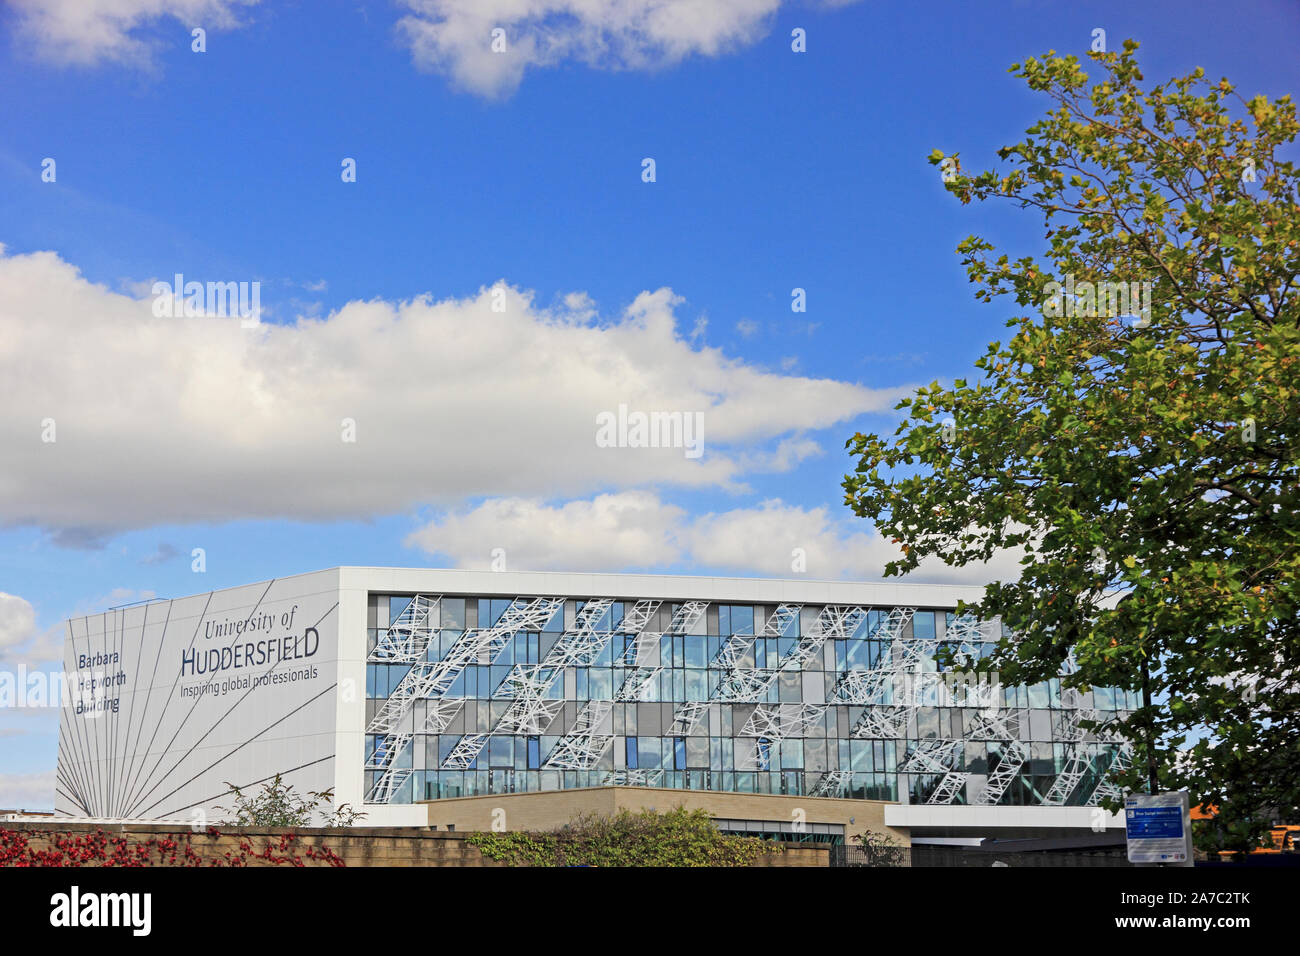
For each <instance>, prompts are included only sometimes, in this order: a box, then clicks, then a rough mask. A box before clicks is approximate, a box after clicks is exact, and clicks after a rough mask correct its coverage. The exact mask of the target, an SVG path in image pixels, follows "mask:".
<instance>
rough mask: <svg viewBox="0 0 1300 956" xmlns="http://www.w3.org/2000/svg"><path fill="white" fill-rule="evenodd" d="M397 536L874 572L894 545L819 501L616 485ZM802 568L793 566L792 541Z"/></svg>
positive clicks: (936, 575) (835, 575)
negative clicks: (698, 508)
mask: <svg viewBox="0 0 1300 956" xmlns="http://www.w3.org/2000/svg"><path fill="white" fill-rule="evenodd" d="M407 544H408V545H412V546H415V547H418V548H421V549H422V550H424V551H426V552H427V553H429V554H431V555H434V554H436V555H444V556H446V557H447V558H450V559H451V561H452V563H453V564H454V565H455V566H457V567H467V568H474V567H478V568H486V567H490V566H491V561H492V549H494V548H502V549H504V550H505V557H506V567H507V568H508V569H509V570H513V571H540V570H566V571H613V570H642V571H650V570H662V569H665V568H669V567H677V568H689V569H691V570H696V571H701V570H710V571H727V572H743V573H753V574H760V575H765V576H771V577H795V576H800V575H802V574H806V575H807V576H808V577H809V578H812V579H826V580H833V579H851V580H879V579H880V578H881V577H882V575H883V574H884V568H885V564H886V563H887V562H889V561H892V560H894V559H896V558H897V557H899V551H898V547H897V546H896V545H893V544H890V543H889V542H887V541H885V540H884V539H883V538H881V537H880V536H879V535H878V534H876V533H875V532H874V530H873V529H871V528H870V527H869V526H867V525H866V523H865V522H863V521H859V520H857V519H853V518H841V517H838V516H837V515H836V514H833V513H832V512H831V511H830V510H829V509H827V508H825V507H821V508H802V507H799V506H796V505H789V504H786V503H784V502H782V501H780V500H777V499H771V500H768V501H764V502H763V503H761V504H760V505H759V506H757V507H747V508H735V509H732V510H728V511H721V512H713V513H709V514H703V515H699V516H689V515H687V514H686V512H685V511H684V510H683V509H682V508H680V507H678V506H676V505H673V504H669V503H667V502H664V501H662V500H661V499H660V498H659V497H658V496H657V495H655V494H652V493H649V492H644V491H636V492H622V493H618V494H606V495H599V496H597V497H595V498H593V499H591V500H590V501H586V500H582V501H569V502H567V503H564V504H556V505H552V504H547V503H545V502H542V501H537V500H529V499H518V498H510V499H493V500H489V501H485V502H483V503H482V504H480V505H478V506H476V507H473V508H470V509H466V510H462V511H457V512H453V513H452V514H450V515H447V516H446V517H443V518H441V519H436V520H434V521H431V522H429V523H428V524H426V525H424V526H423V527H421V528H419V529H418V530H416V531H415V532H413V533H412V534H411V535H410V536H409V537H408V538H407ZM796 548H797V549H801V550H802V552H803V555H802V557H803V560H804V561H806V570H805V571H802V572H799V571H795V570H794V567H793V565H794V562H795V560H796V555H795V549H796ZM1019 557H1020V552H1019V551H1016V552H1007V553H1004V554H1002V555H999V557H998V558H997V559H996V560H995V561H993V562H990V563H989V564H987V565H968V566H966V567H963V568H950V567H948V566H946V565H944V564H943V563H942V562H940V561H937V560H928V561H925V562H923V563H922V565H921V567H920V568H919V569H918V570H917V571H915V572H914V573H913V574H912V575H911V576H910V577H909V580H913V581H933V582H943V583H963V584H985V583H988V582H989V581H991V580H996V579H999V578H1000V579H1002V580H1010V579H1014V578H1015V577H1018V576H1019V566H1018V564H1017V562H1018V560H1019Z"/></svg>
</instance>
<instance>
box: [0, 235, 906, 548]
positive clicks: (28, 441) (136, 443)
mask: <svg viewBox="0 0 1300 956" xmlns="http://www.w3.org/2000/svg"><path fill="white" fill-rule="evenodd" d="M502 288H504V289H505V290H506V296H505V303H506V309H505V311H504V312H498V311H494V310H493V304H494V301H495V299H496V297H495V296H494V295H493V290H492V289H483V290H480V292H479V293H478V294H477V295H475V296H472V297H469V298H465V299H459V300H456V299H451V300H445V301H440V302H435V301H433V300H432V299H430V298H427V297H426V298H421V299H416V300H414V301H409V302H402V303H391V302H386V301H383V300H373V301H370V302H351V303H349V304H347V305H346V306H344V307H343V308H341V309H340V310H338V311H337V312H334V313H331V314H330V315H329V316H327V317H326V318H323V319H311V318H299V319H298V321H297V322H296V323H295V324H292V325H270V324H267V323H263V324H262V325H261V326H259V327H257V328H253V329H244V328H240V325H239V323H238V322H237V321H235V320H223V319H216V318H192V319H186V318H155V317H153V315H152V312H151V300H150V299H149V298H147V297H144V296H136V295H131V294H121V293H117V292H113V291H110V290H109V289H106V288H104V287H103V286H99V285H95V284H92V283H90V282H87V281H85V280H84V279H83V278H82V277H81V276H80V275H79V274H78V273H77V271H76V269H75V268H73V267H72V266H71V265H69V264H68V263H66V262H64V261H63V260H62V259H60V258H59V257H58V256H57V255H55V254H53V253H49V252H41V253H33V254H30V255H19V256H8V257H0V381H4V382H5V392H6V402H5V408H4V411H3V413H2V414H0V445H2V446H3V447H4V448H5V449H6V452H7V456H6V463H5V472H4V480H3V481H0V526H5V525H8V526H15V525H31V526H37V527H41V528H45V529H47V530H50V531H52V532H54V533H55V534H56V535H57V540H59V541H60V542H62V543H68V544H74V545H75V544H82V545H95V544H97V543H102V539H103V536H104V535H106V534H110V533H112V532H114V531H118V530H122V529H127V528H140V527H147V526H154V525H161V524H167V523H182V522H195V521H223V520H232V519H258V518H276V517H288V518H297V519H303V520H324V519H336V518H358V517H368V516H373V515H379V514H391V513H394V512H397V511H401V510H404V509H408V508H413V507H417V506H420V505H435V506H441V507H447V506H455V505H457V504H459V503H461V502H464V501H467V500H470V499H480V498H484V497H538V498H542V499H544V500H554V499H556V498H570V497H577V496H583V495H589V494H592V493H596V492H602V491H618V490H624V489H628V488H634V487H654V486H658V485H665V484H667V485H677V486H683V487H713V488H725V489H731V490H738V489H741V488H743V486H744V482H745V479H746V477H747V475H748V474H749V473H750V472H752V471H760V470H769V471H780V470H784V469H788V468H791V467H793V466H794V465H796V464H797V463H798V462H799V461H801V460H803V459H804V458H806V457H807V456H808V455H810V454H814V453H816V451H817V450H818V446H817V444H816V442H815V441H813V440H812V439H810V438H808V437H807V436H806V434H805V433H806V432H809V431H812V430H816V429H821V428H827V427H831V426H835V427H837V428H839V429H840V431H844V432H845V433H847V429H848V428H849V427H851V426H848V425H846V424H845V423H847V422H849V421H850V420H851V419H852V418H853V417H855V416H857V415H859V414H862V413H866V412H873V411H888V410H889V409H890V408H892V406H893V405H894V403H895V402H896V401H897V399H898V398H899V397H900V396H901V395H903V394H906V393H907V392H908V389H906V388H890V389H871V388H866V387H863V386H861V385H857V384H851V383H847V382H841V381H835V380H830V379H814V378H807V377H799V376H793V375H780V374H774V373H771V372H767V371H764V370H762V369H760V368H757V367H755V366H752V365H749V364H746V363H745V362H744V361H741V360H738V359H733V358H729V357H728V356H726V355H725V354H724V353H723V352H722V351H721V350H720V349H717V348H710V347H707V346H704V345H696V344H693V343H691V342H690V341H689V340H688V339H687V338H686V337H684V336H683V335H682V334H681V332H680V331H679V330H678V327H677V323H676V319H675V316H674V309H675V307H676V306H677V305H678V303H679V300H678V299H677V297H675V296H674V295H673V293H672V292H671V291H670V290H668V289H660V290H658V291H656V292H643V293H642V294H640V295H639V296H637V298H636V299H635V301H634V302H633V303H632V304H631V305H630V306H629V307H628V308H627V309H626V310H625V311H624V312H623V314H622V315H620V316H618V317H617V318H614V319H605V320H602V319H600V318H599V317H597V316H596V315H595V314H594V312H593V309H592V307H591V304H590V300H589V299H587V298H586V297H585V296H582V295H579V296H575V297H571V298H570V299H569V302H570V303H571V306H573V307H576V308H577V311H576V312H575V311H569V308H570V306H561V307H557V308H556V309H544V308H540V307H537V306H535V305H534V304H533V301H532V299H531V295H530V294H529V293H526V292H521V291H519V290H516V289H513V288H510V287H508V286H502ZM623 403H625V404H626V405H627V406H628V408H629V409H630V410H634V411H635V410H640V411H646V412H653V411H667V412H682V413H684V414H687V415H691V414H695V413H699V414H701V415H702V416H703V419H702V420H703V426H704V427H703V436H704V454H703V456H702V457H701V458H699V459H696V460H691V459H688V458H686V457H685V455H684V454H683V451H682V449H674V448H602V447H598V446H597V445H596V442H595V435H596V416H597V415H598V414H600V413H601V412H610V411H613V410H616V409H617V408H618V406H619V405H620V404H623ZM344 419H351V420H353V421H355V423H356V441H355V442H354V443H349V442H345V441H343V440H342V437H343V427H342V422H343V420H344ZM47 422H52V427H53V428H54V437H55V438H56V440H55V441H53V442H48V441H45V440H43V438H45V437H48V435H47V432H48V430H47V427H46V424H43V423H47Z"/></svg>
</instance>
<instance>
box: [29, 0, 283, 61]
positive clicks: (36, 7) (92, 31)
mask: <svg viewBox="0 0 1300 956" xmlns="http://www.w3.org/2000/svg"><path fill="white" fill-rule="evenodd" d="M9 2H10V5H11V6H12V7H13V8H14V9H15V11H16V15H17V20H18V31H19V33H20V35H22V36H24V37H26V38H27V39H28V40H30V41H31V42H32V44H33V46H34V48H35V50H36V52H37V53H39V54H40V55H41V56H43V57H45V58H47V59H51V60H55V61H57V62H59V63H63V64H67V65H74V66H92V65H95V64H97V63H99V62H101V61H108V60H111V61H116V62H120V63H132V64H135V65H142V64H148V63H149V62H150V60H151V58H152V55H153V52H154V50H155V49H156V47H157V45H158V42H159V40H158V38H157V37H156V36H155V35H153V34H150V33H149V32H148V31H149V30H150V29H151V28H156V27H157V26H158V25H159V24H158V21H160V20H163V19H165V18H171V19H174V20H177V21H179V23H178V24H173V25H172V26H173V27H175V29H174V30H172V31H171V34H170V38H171V42H173V43H178V44H184V47H185V48H186V49H189V46H190V43H191V38H190V35H189V34H190V31H191V30H192V29H194V28H195V27H202V28H204V29H205V30H208V31H212V30H216V29H230V28H232V27H236V26H239V18H238V12H239V8H240V7H247V6H252V5H254V4H256V3H257V2H258V0H9Z"/></svg>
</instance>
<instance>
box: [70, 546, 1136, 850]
mask: <svg viewBox="0 0 1300 956" xmlns="http://www.w3.org/2000/svg"><path fill="white" fill-rule="evenodd" d="M979 594H980V589H978V588H973V587H956V586H939V585H933V586H932V585H912V584H857V583H834V582H815V581H799V580H761V579H752V578H716V577H678V576H660V575H612V574H561V573H510V572H491V571H446V570H426V569H385V568H352V567H345V568H335V569H332V570H327V571H318V572H313V573H310V574H302V575H296V576H293V577H287V578H278V579H275V580H272V581H264V582H260V583H257V584H249V585H245V586H242V587H235V588H228V589H225V590H219V591H212V592H210V593H205V594H199V595H195V596H192V597H186V598H179V599H174V600H159V601H152V602H149V603H144V604H137V605H132V606H129V607H125V608H119V609H114V610H109V611H106V612H104V613H102V614H95V615H91V616H88V617H83V618H75V619H73V620H71V621H69V622H68V635H67V643H66V651H65V663H66V667H67V670H68V674H69V677H70V679H71V682H72V684H73V685H74V687H79V688H80V693H77V694H74V700H73V702H72V703H70V704H68V705H67V706H65V708H64V712H63V715H62V721H61V724H60V732H59V734H60V736H59V766H58V782H57V801H56V807H57V810H58V811H59V812H60V813H64V814H70V815H75V816H88V817H97V818H100V817H103V818H148V819H178V818H193V816H194V815H196V814H197V813H198V812H199V811H202V812H203V813H205V814H206V815H208V816H209V817H211V818H214V819H215V818H219V816H220V811H219V810H218V809H217V808H218V807H220V806H223V805H228V804H229V801H228V799H227V798H226V793H227V792H228V790H229V785H230V784H235V785H238V786H240V787H249V786H253V785H256V784H258V783H259V782H264V781H268V780H270V779H272V778H273V777H274V776H275V775H276V774H281V775H283V777H284V779H285V780H287V781H288V782H290V783H292V784H294V786H295V787H296V788H297V789H298V790H300V791H304V792H305V791H322V790H326V789H333V791H334V792H335V794H336V799H337V801H338V802H346V803H350V804H352V805H354V806H357V805H361V804H365V805H366V806H365V807H364V810H365V812H366V818H365V820H364V821H363V822H364V823H367V824H384V825H405V824H410V825H421V826H423V825H428V824H429V823H430V822H432V823H434V824H437V822H438V819H439V815H440V814H441V815H448V814H450V816H448V820H450V819H452V817H454V816H456V814H455V813H453V811H456V812H459V811H460V810H463V809H464V808H466V807H469V806H470V805H471V804H472V803H473V799H481V798H485V797H490V798H493V799H494V800H496V802H498V803H499V802H500V800H499V799H497V798H505V797H507V796H509V797H510V799H512V800H517V799H518V798H519V796H520V795H524V794H538V793H545V794H550V796H549V797H547V798H546V799H549V800H552V801H554V800H555V799H557V797H556V794H559V793H562V792H565V791H574V790H578V789H588V788H601V787H610V786H614V787H648V788H662V789H663V790H669V791H675V792H680V793H683V794H686V793H689V794H690V795H692V799H695V798H699V799H705V798H710V799H712V798H714V797H716V798H717V799H719V800H722V799H724V798H725V799H732V798H733V797H734V799H736V800H742V798H743V799H744V800H745V801H747V802H745V803H744V804H743V805H744V806H745V807H746V808H747V809H746V810H745V813H747V814H748V815H749V816H750V817H753V816H754V814H755V813H758V812H759V811H756V810H754V808H755V807H758V806H761V805H762V804H760V803H756V802H755V801H756V800H758V798H760V797H768V798H770V799H771V800H773V801H776V800H777V799H778V798H780V799H781V800H783V801H784V803H782V804H781V806H782V807H784V806H785V803H789V802H790V801H792V800H794V801H796V802H798V803H800V804H804V805H807V806H813V807H816V806H822V805H824V806H826V807H832V806H838V807H847V808H848V810H847V811H846V812H848V813H849V814H850V815H849V818H848V819H850V820H856V816H854V815H853V813H852V808H853V807H854V806H855V805H861V806H865V804H855V803H853V802H852V801H869V802H884V803H885V804H886V807H885V814H884V819H885V822H887V823H889V824H890V825H891V826H892V827H895V828H897V829H898V830H899V831H900V832H904V833H906V832H910V833H911V834H912V838H913V839H914V840H915V839H917V838H918V834H923V833H926V832H930V833H950V834H958V835H960V834H961V833H968V834H969V833H971V832H975V831H977V830H985V831H986V830H988V829H989V828H991V827H994V828H995V827H1011V828H1019V829H1021V830H1024V831H1026V832H1029V831H1038V830H1042V829H1044V828H1052V827H1069V828H1082V829H1086V828H1088V826H1089V821H1090V820H1092V821H1095V819H1096V818H1097V814H1098V813H1100V811H1098V810H1095V809H1094V808H1095V807H1096V804H1097V802H1098V801H1099V800H1100V799H1102V798H1103V797H1104V796H1106V795H1107V793H1108V792H1109V790H1108V784H1106V783H1104V782H1103V781H1102V776H1103V772H1104V770H1105V769H1106V768H1107V767H1108V766H1110V764H1111V763H1112V762H1113V761H1115V760H1124V759H1127V755H1126V754H1125V753H1124V752H1123V751H1122V750H1121V749H1120V748H1119V747H1118V746H1117V745H1115V744H1113V743H1111V742H1108V741H1105V740H1100V739H1097V738H1096V737H1095V736H1094V735H1093V734H1092V733H1090V732H1088V731H1087V730H1085V729H1084V728H1083V727H1082V726H1081V721H1091V720H1097V719H1102V720H1104V719H1105V718H1106V716H1108V715H1109V714H1111V713H1113V712H1115V711H1120V710H1127V709H1130V708H1131V707H1132V706H1133V705H1134V703H1135V702H1133V701H1130V700H1128V699H1126V697H1125V695H1124V694H1123V693H1122V692H1120V693H1118V694H1117V693H1116V692H1114V691H1106V690H1103V689H1094V690H1093V691H1091V692H1089V693H1079V692H1077V691H1073V690H1067V691H1065V692H1062V689H1061V688H1060V686H1059V682H1058V681H1055V680H1053V681H1048V682H1046V683H1044V684H1041V685H1035V686H1028V687H1001V686H998V685H997V684H996V683H969V682H967V681H966V680H965V679H964V678H959V677H957V676H956V675H953V674H950V673H945V672H943V671H942V670H941V669H940V668H939V667H938V666H937V665H936V662H935V654H936V651H937V650H938V649H939V648H940V647H942V646H950V647H952V648H953V649H954V650H956V651H958V652H961V653H965V654H967V655H972V656H979V655H981V654H987V653H988V649H989V647H990V644H991V642H994V641H996V640H998V639H1000V637H1001V629H1000V627H999V625H997V623H996V622H978V621H974V620H971V619H968V618H963V617H959V616H957V615H956V613H955V608H956V606H957V602H958V600H959V599H965V600H967V601H975V600H977V599H978V598H979ZM510 795H513V796H510ZM726 795H733V797H728V796H726ZM425 801H435V802H433V803H428V802H425ZM467 801H468V802H467ZM488 802H492V801H490V800H489V801H488ZM661 802H662V801H661ZM891 804H898V805H900V806H897V807H895V806H890V805H891ZM740 805H741V804H739V803H738V804H736V806H740ZM873 805H875V804H874V803H873ZM772 806H775V803H773V804H772ZM728 815H729V812H728V811H725V810H723V811H719V812H718V813H715V816H728ZM730 815H732V816H734V815H735V814H734V813H731V814H730ZM770 816H771V817H772V820H770V821H768V822H769V823H771V824H772V825H771V826H770V827H767V828H768V829H779V827H778V826H777V824H778V823H780V822H781V821H782V820H785V819H788V814H787V813H785V812H784V811H783V812H780V813H775V812H774V813H772V814H770ZM458 819H468V818H466V817H464V816H463V815H462V816H460V817H458ZM828 825H830V824H828ZM742 829H743V827H742ZM760 829H761V828H760ZM1093 829H1095V826H1094V827H1093ZM1008 832H1010V831H1008Z"/></svg>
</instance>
